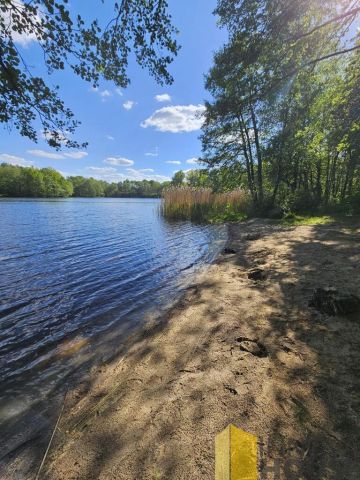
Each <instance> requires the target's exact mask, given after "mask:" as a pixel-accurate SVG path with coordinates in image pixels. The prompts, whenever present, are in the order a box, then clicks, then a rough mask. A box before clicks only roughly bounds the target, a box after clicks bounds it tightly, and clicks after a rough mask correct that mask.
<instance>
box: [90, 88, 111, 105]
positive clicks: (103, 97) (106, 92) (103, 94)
mask: <svg viewBox="0 0 360 480" xmlns="http://www.w3.org/2000/svg"><path fill="white" fill-rule="evenodd" d="M89 91H90V92H93V93H97V94H98V95H99V96H100V97H101V100H102V101H103V102H105V101H106V99H107V98H109V97H112V95H113V94H112V92H110V90H108V89H107V88H105V89H104V90H100V89H99V87H91V88H90V89H89Z"/></svg>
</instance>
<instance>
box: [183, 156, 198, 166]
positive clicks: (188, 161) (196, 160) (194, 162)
mask: <svg viewBox="0 0 360 480" xmlns="http://www.w3.org/2000/svg"><path fill="white" fill-rule="evenodd" d="M186 163H190V164H191V165H196V164H198V163H199V159H198V158H195V157H194V158H189V160H186Z"/></svg>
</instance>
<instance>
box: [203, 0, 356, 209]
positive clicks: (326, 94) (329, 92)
mask: <svg viewBox="0 0 360 480" xmlns="http://www.w3.org/2000/svg"><path fill="white" fill-rule="evenodd" d="M345 7H347V3H346V2H341V1H334V0H327V1H324V2H318V0H295V1H293V2H288V1H287V0H276V1H273V0H219V1H218V7H217V9H216V13H217V14H218V15H219V16H220V24H221V25H223V26H226V27H227V28H228V31H229V41H228V43H227V44H226V45H225V46H224V47H223V48H222V49H220V50H219V52H217V53H216V54H215V56H214V65H213V67H212V68H211V70H210V72H209V74H208V76H207V77H206V88H207V89H208V91H209V92H210V93H211V94H212V96H213V100H212V101H211V102H208V103H207V104H206V114H205V123H204V128H203V134H202V142H203V152H204V155H203V158H202V161H203V162H204V163H206V164H207V165H208V168H209V169H210V171H212V170H216V169H219V168H220V169H221V168H226V169H233V168H235V167H236V166H238V167H239V171H245V172H246V178H247V187H248V188H249V190H250V192H251V195H252V198H253V202H254V204H255V205H256V206H257V207H258V209H259V210H263V209H264V208H265V209H266V208H268V207H269V206H271V205H272V204H273V203H274V202H275V200H276V199H277V197H278V196H279V194H281V195H280V196H282V195H283V191H282V190H284V191H285V190H286V191H287V192H289V191H292V192H300V189H301V188H308V189H309V191H311V195H313V196H314V198H315V197H316V199H317V200H316V201H317V202H322V201H323V199H324V192H325V190H326V187H325V186H324V182H326V181H325V179H324V175H325V170H326V166H325V164H326V162H328V159H329V155H330V156H336V155H337V151H338V148H339V143H338V142H337V141H335V137H336V128H335V122H332V121H330V120H331V115H332V114H331V111H332V109H333V108H334V103H337V102H339V101H340V103H341V100H340V98H341V97H339V95H338V91H337V88H336V86H334V83H336V82H338V85H339V84H341V81H342V79H341V75H339V72H340V70H339V65H340V63H339V61H338V58H340V57H339V56H338V55H335V54H337V53H342V52H344V51H351V50H353V51H354V54H356V52H357V51H358V50H356V49H357V48H358V47H357V44H355V47H352V48H349V49H346V48H345V46H344V41H343V39H342V36H343V34H344V33H345V32H346V29H347V28H348V27H349V25H350V24H351V22H352V21H353V20H354V18H355V16H356V15H357V14H358V13H359V11H360V9H359V8H356V9H353V10H351V11H350V12H348V11H345V10H346V8H345ZM348 58H349V55H348V57H344V60H343V61H344V62H346V61H347V59H348ZM324 59H328V60H327V62H323V61H322V60H324ZM345 64H346V63H345ZM331 70H333V71H331ZM331 105H332V106H331ZM330 107H331V108H330ZM305 138H306V140H305ZM331 142H332V143H331ZM336 162H337V163H336ZM346 163H347V161H346ZM335 164H336V165H338V167H339V161H338V160H336V161H335ZM338 167H337V175H340V170H339V168H338ZM330 170H331V169H330ZM330 170H329V171H328V173H329V172H330ZM338 180H339V181H340V176H338ZM283 198H284V197H283V196H282V199H283ZM308 198H310V197H309V195H308Z"/></svg>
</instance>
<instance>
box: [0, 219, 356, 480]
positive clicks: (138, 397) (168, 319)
mask: <svg viewBox="0 0 360 480" xmlns="http://www.w3.org/2000/svg"><path fill="white" fill-rule="evenodd" d="M359 238H360V225H359V224H357V225H356V226H355V227H353V228H352V229H348V228H346V227H345V226H344V225H341V224H329V225H318V226H299V227H295V228H284V227H279V226H276V225H274V224H271V223H270V222H267V221H263V220H252V221H249V222H244V223H241V224H231V225H230V226H229V237H228V243H227V245H228V247H229V248H231V249H233V251H234V252H235V253H229V254H224V253H223V254H221V255H220V256H219V257H218V258H217V259H216V260H215V261H214V262H213V264H211V265H210V266H209V267H208V268H207V269H206V271H204V272H201V273H200V274H199V275H198V276H197V278H196V280H194V282H193V284H192V285H190V286H189V287H188V289H187V291H186V293H185V295H184V296H182V297H181V298H180V299H179V300H178V301H177V302H176V303H175V305H174V306H173V307H172V308H171V309H170V311H169V312H167V313H166V314H165V315H164V317H163V318H162V319H161V321H159V322H155V323H153V324H152V323H151V322H150V323H148V324H147V325H146V326H144V327H143V328H141V329H140V330H139V331H137V332H136V333H134V335H132V336H131V337H129V338H128V339H127V341H126V343H125V344H124V345H123V346H122V348H121V349H120V350H119V352H117V354H116V356H115V358H113V359H112V360H110V361H109V362H108V363H107V364H106V365H100V366H98V367H97V368H96V369H94V370H93V371H92V372H90V373H89V374H88V375H87V376H86V377H84V378H83V379H82V381H81V382H80V383H79V384H77V385H76V386H75V387H74V388H72V389H71V390H69V392H68V394H67V396H66V400H65V404H64V412H63V414H62V416H61V419H60V424H59V430H58V431H57V432H56V435H55V438H54V442H53V444H52V447H51V450H50V453H49V455H48V457H47V459H46V462H45V466H44V470H43V472H42V477H43V478H46V479H49V480H50V479H51V480H60V479H64V480H65V479H70V478H74V479H75V478H76V479H86V480H90V479H103V480H105V479H106V480H108V479H124V480H125V479H126V480H135V479H140V478H141V479H165V478H166V479H168V478H172V479H174V480H177V479H188V478H191V479H200V478H201V479H210V478H213V477H214V452H213V443H214V439H215V435H216V434H217V433H219V432H220V431H221V430H222V429H223V428H225V427H226V426H227V425H228V424H229V423H234V424H235V425H237V426H239V427H241V428H243V429H244V430H247V431H249V432H251V433H254V434H255V435H257V436H258V437H261V438H262V440H263V444H265V446H264V449H265V455H266V462H267V463H268V465H269V466H271V465H274V461H277V459H280V460H279V461H280V463H281V462H282V465H283V463H284V461H285V460H286V459H288V458H291V459H295V460H299V461H300V462H301V466H302V467H301V468H303V470H304V478H305V479H308V478H309V479H310V478H311V475H314V473H316V474H317V475H318V476H319V475H322V477H321V478H323V479H324V480H325V479H329V480H331V479H333V478H340V477H346V478H347V479H348V480H352V479H354V480H355V478H358V477H359V473H360V472H359V466H358V465H357V464H356V461H355V459H356V457H355V453H356V452H355V450H354V447H353V446H354V445H356V444H357V442H358V441H359V434H358V431H357V424H358V422H359V416H356V415H355V414H354V412H355V407H357V404H356V398H355V394H356V392H357V391H359V390H357V388H359V387H360V385H359V378H358V376H356V373H358V370H357V367H356V365H358V364H359V360H360V348H359V347H360V336H359V334H360V322H359V320H360V318H359V315H357V314H356V316H355V317H356V318H355V317H354V316H350V317H337V316H336V317H331V318H329V317H328V316H327V315H324V314H320V313H319V312H316V311H315V310H313V309H311V308H309V306H308V303H309V298H310V297H311V294H312V292H313V290H314V289H315V288H317V287H319V286H325V285H327V284H331V285H333V286H335V287H336V288H339V289H340V288H344V285H346V286H347V287H348V289H349V291H352V292H354V293H356V292H357V293H358V292H359V291H360V278H359V276H358V275H354V273H355V272H357V270H356V268H358V265H359V261H360V248H359ZM254 268H261V269H262V270H263V271H264V272H265V278H263V279H260V280H258V281H254V280H251V279H249V278H248V274H249V272H250V271H252V270H253V269H254ZM358 294H359V293H358ZM349 346H351V348H350V349H349ZM340 380H341V381H340ZM351 385H352V387H351V388H350V386H351ZM49 433H50V432H49ZM335 451H336V452H337V454H336V455H334V452H335ZM337 457H338V458H337ZM339 475H340V476H339ZM1 478H3V477H1ZM4 478H12V477H4ZM20 478H22V477H20ZM23 478H28V477H23Z"/></svg>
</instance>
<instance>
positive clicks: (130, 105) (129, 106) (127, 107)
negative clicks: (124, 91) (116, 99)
mask: <svg viewBox="0 0 360 480" xmlns="http://www.w3.org/2000/svg"><path fill="white" fill-rule="evenodd" d="M135 104H136V102H133V101H132V100H127V101H126V102H124V103H123V107H124V108H125V110H131V109H132V108H133V107H134V105H135Z"/></svg>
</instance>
